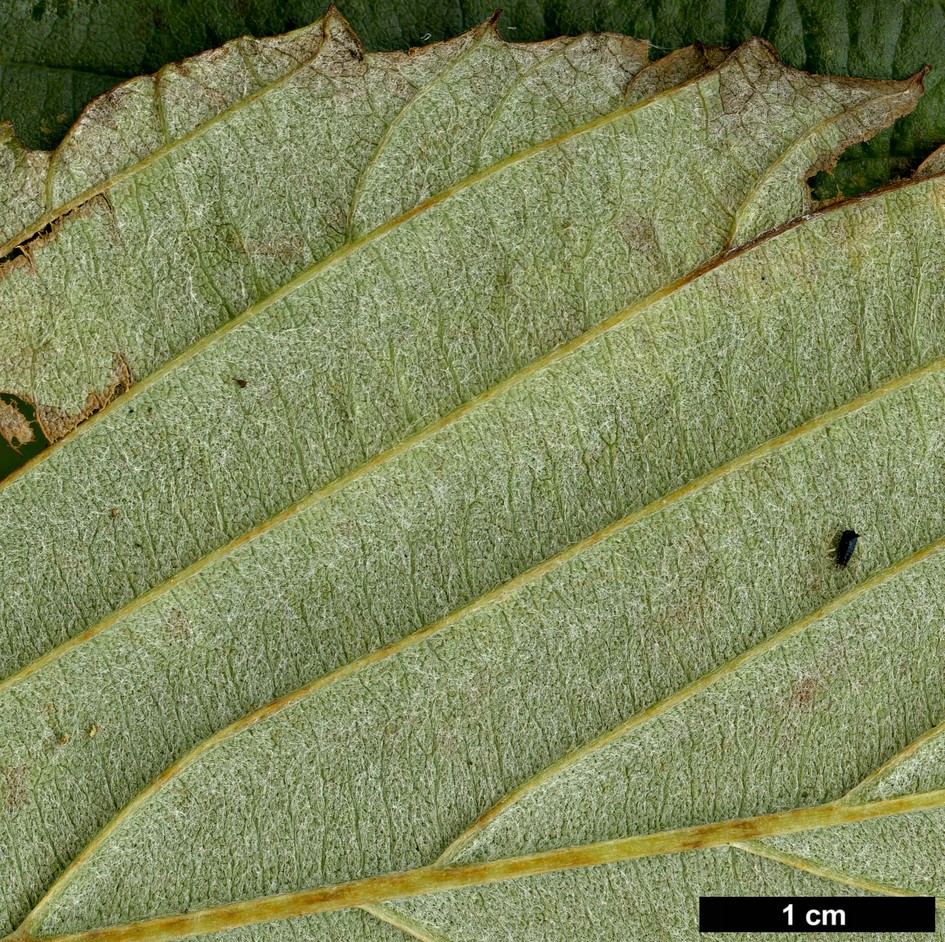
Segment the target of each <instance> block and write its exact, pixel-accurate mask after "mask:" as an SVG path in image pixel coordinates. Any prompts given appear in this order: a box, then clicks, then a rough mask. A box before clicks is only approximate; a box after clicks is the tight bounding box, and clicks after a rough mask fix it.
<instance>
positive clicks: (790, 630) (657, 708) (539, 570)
mask: <svg viewBox="0 0 945 942" xmlns="http://www.w3.org/2000/svg"><path fill="white" fill-rule="evenodd" d="M943 369H945V358H942V359H941V360H937V361H935V362H934V363H933V364H930V365H928V366H926V367H924V368H922V369H920V370H917V371H915V372H914V373H911V374H907V375H906V376H905V377H899V378H897V379H896V380H893V381H891V382H889V383H887V384H885V385H884V386H881V387H879V388H877V389H875V390H871V391H870V392H869V393H867V394H864V395H863V396H860V397H858V398H857V399H856V400H853V401H852V402H849V403H845V404H844V405H842V406H839V407H838V408H836V409H834V410H831V411H830V412H828V413H825V414H824V415H822V416H818V417H816V418H814V419H811V420H810V421H808V422H807V423H805V424H804V425H801V426H799V427H798V428H796V429H792V430H791V431H790V432H787V433H785V434H784V435H782V436H780V437H778V438H776V439H772V440H770V441H768V442H765V443H764V444H762V445H760V446H759V447H758V448H756V449H754V450H753V451H751V452H748V453H747V454H745V455H742V456H740V457H739V458H736V459H734V460H733V461H732V462H729V463H728V464H727V465H723V466H721V467H719V468H716V469H715V470H713V471H712V472H710V473H709V474H707V475H705V476H703V477H702V478H698V479H696V480H695V481H692V482H690V483H688V484H686V485H684V486H683V487H682V488H679V489H678V490H677V491H674V492H673V493H671V494H668V495H664V496H663V497H661V498H659V499H657V500H656V501H654V502H653V503H651V504H649V505H647V506H646V507H643V508H641V509H640V510H638V511H635V512H634V513H633V514H630V515H629V516H627V517H625V518H623V519H622V520H619V521H616V522H615V523H613V524H610V525H609V526H607V527H605V528H603V529H602V530H599V531H597V532H596V533H594V534H591V535H590V536H588V537H585V538H584V539H583V540H581V541H579V542H578V543H575V544H573V545H572V546H570V547H568V548H567V549H565V550H564V551H562V552H561V553H559V554H558V555H556V556H553V557H551V558H549V559H547V560H544V561H543V562H541V563H539V564H538V565H537V566H534V567H532V568H531V569H529V570H526V571H525V572H523V573H520V574H519V575H518V576H516V577H515V578H514V579H512V580H510V581H509V582H506V583H504V584H503V585H501V586H498V587H496V588H495V589H493V590H492V591H490V592H488V593H485V594H484V595H481V596H480V597H479V598H477V599H475V600H473V601H471V602H469V603H467V604H466V605H465V606H462V607H461V608H459V609H457V610H455V611H453V612H451V613H449V614H448V615H446V616H445V617H443V618H442V619H440V620H439V621H436V622H433V623H432V624H430V625H427V626H426V627H424V628H421V629H420V630H419V631H416V632H414V633H413V634H411V635H407V636H406V637H404V638H401V639H400V640H398V641H395V642H393V643H392V644H390V645H388V646H386V647H384V648H380V649H378V650H375V651H372V652H370V653H369V654H367V655H365V656H363V657H361V658H359V659H357V660H355V661H352V662H351V663H349V664H346V665H344V666H343V667H341V668H339V669H337V670H335V671H333V672H332V673H330V674H326V675H324V676H322V677H320V678H318V679H317V680H315V681H314V682H313V683H311V684H308V685H306V686H305V687H302V688H300V689H298V690H296V691H293V692H292V693H290V694H287V695H286V696H283V697H281V698H279V699H277V700H275V701H274V702H272V703H270V704H267V705H266V706H264V707H262V708H260V709H259V710H256V711H254V712H253V713H250V714H248V715H247V716H245V717H242V718H241V719H239V720H237V721H236V722H235V723H232V724H231V725H229V726H227V727H224V728H223V729H221V730H219V731H218V732H216V733H215V734H214V735H212V736H211V737H209V738H208V739H206V740H204V741H203V742H202V743H200V744H199V745H197V746H196V747H195V748H194V749H192V750H191V751H190V752H189V753H187V754H186V755H184V756H182V757H181V758H180V759H179V760H177V762H175V763H174V764H172V765H171V766H169V767H168V768H167V769H166V770H165V771H164V772H163V773H162V774H161V775H160V776H158V778H156V779H155V780H154V781H153V782H152V783H151V784H150V785H149V786H148V787H147V788H145V789H144V790H143V791H141V792H139V793H138V794H137V795H136V796H135V797H134V798H133V799H132V800H131V801H130V802H129V803H128V804H127V805H125V806H124V807H123V808H122V809H121V810H120V811H119V812H118V813H117V814H116V815H115V816H114V817H113V818H112V819H111V820H110V821H109V822H108V824H107V825H106V826H105V827H104V828H103V829H102V830H101V831H100V832H99V833H98V834H97V835H96V837H95V838H94V840H92V841H91V842H90V843H89V844H88V845H87V846H86V847H85V849H84V850H83V851H82V852H81V853H80V854H79V855H78V856H77V857H76V858H75V859H74V860H73V861H72V862H71V863H70V864H69V865H68V866H67V867H66V869H65V870H64V871H63V872H62V874H60V876H59V877H58V879H57V880H56V882H55V883H54V884H53V885H52V886H51V887H50V888H49V889H48V890H47V892H46V893H45V894H44V895H43V897H42V899H40V900H39V902H38V903H37V904H36V906H35V907H34V909H33V911H32V912H31V914H30V916H28V917H27V920H26V922H25V923H24V925H25V924H28V923H29V922H31V921H32V920H34V919H35V918H36V917H38V916H39V915H40V914H41V913H42V911H43V910H45V909H46V908H47V907H48V906H49V905H51V903H52V902H54V900H55V899H56V898H57V897H58V895H59V894H60V893H61V892H62V891H63V890H64V889H65V888H66V887H67V886H68V884H69V882H70V880H71V879H72V878H73V877H74V876H75V874H76V873H77V872H79V871H80V870H81V868H82V867H83V866H84V865H85V863H86V861H88V860H89V859H90V858H91V857H92V856H94V854H95V853H97V852H98V850H99V848H100V847H101V846H102V845H103V844H104V843H105V842H106V841H107V840H108V839H109V837H110V836H111V834H112V833H114V831H115V830H116V829H117V828H118V827H119V826H120V825H121V823H122V822H123V821H124V820H126V819H127V818H128V817H130V816H131V815H133V814H135V813H136V812H137V810H138V809H139V808H140V807H141V806H142V805H144V804H146V803H147V802H148V801H149V800H150V799H151V798H152V797H154V795H155V794H157V793H158V792H159V791H160V790H161V789H163V788H164V787H165V786H166V785H167V784H169V783H170V782H171V781H173V780H174V779H175V778H176V777H177V776H178V775H179V774H180V773H181V772H182V771H183V770H184V769H186V768H187V767H189V766H190V765H191V764H193V763H194V762H195V761H196V760H197V759H199V758H201V757H202V756H204V755H206V754H207V753H208V752H210V751H211V750H212V749H214V748H215V747H216V746H217V745H219V744H220V743H221V742H223V741H225V740H226V739H227V738H229V737H230V736H233V735H235V734H237V733H239V732H241V731H242V730H244V729H246V728H248V727H249V726H252V725H255V724H256V723H258V722H261V721H263V720H265V719H266V718H268V717H270V716H272V715H274V714H275V713H278V712H279V711H281V710H283V709H285V708H286V707H288V706H289V705H290V704H292V703H295V702H297V701H298V700H300V699H302V698H304V697H306V696H309V695H310V694H312V693H314V692H315V691H316V690H321V689H323V688H325V687H328V686H330V685H331V684H333V683H337V682H338V681H341V680H343V679H346V678H349V677H351V676H353V675H355V674H357V673H359V672H360V671H362V670H364V669H365V668H367V667H369V666H370V665H372V664H375V663H377V662H378V661H381V660H384V659H385V658H388V657H391V656H394V655H396V654H397V653H399V652H401V651H404V650H406V649H407V648H409V647H412V646H414V645H417V644H419V643H421V642H422V641H424V640H426V639H427V638H429V637H431V636H433V635H435V634H437V633H439V632H441V631H443V630H444V629H446V628H447V627H449V626H450V625H452V624H455V623H456V622H457V621H459V620H460V619H461V618H463V617H466V616H468V615H469V614H470V613H472V612H474V611H478V610H480V609H481V608H484V607H485V606H487V605H490V604H493V603H496V602H499V601H501V600H502V599H504V598H505V597H507V596H508V595H510V594H511V593H513V592H514V591H516V590H517V589H519V588H521V587H522V586H524V585H528V584H531V583H533V582H535V581H537V580H538V579H539V578H541V577H542V576H543V575H545V574H546V573H548V572H550V571H552V570H553V569H555V568H557V567H558V566H561V565H563V564H564V563H566V562H567V561H568V560H570V559H573V558H574V557H576V556H577V555H579V554H580V553H582V552H584V551H585V550H587V549H588V548H589V547H591V546H593V545H595V544H597V543H599V542H600V541H601V540H603V539H606V538H607V537H609V536H611V535H612V534H614V533H616V532H618V531H619V530H622V529H624V528H626V527H628V526H631V525H633V524H634V523H636V522H638V521H639V520H642V519H645V518H646V517H648V516H650V515H652V514H654V513H657V512H659V511H661V510H664V509H665V508H666V507H668V506H671V505H672V504H673V503H674V502H676V501H678V500H680V499H682V498H683V497H684V496H686V495H689V494H692V493H694V492H695V491H698V490H701V489H702V488H704V487H707V486H708V485H710V484H711V483H713V482H714V481H717V480H719V479H720V478H722V477H724V476H725V475H727V474H730V473H732V472H733V471H735V470H737V469H738V468H741V467H743V466H745V465H746V464H749V463H751V462H753V461H757V460H758V459H760V458H763V457H765V456H767V455H769V454H771V453H772V452H773V451H774V450H775V449H776V448H780V447H784V446H786V445H789V444H790V443H791V442H793V441H796V440H797V439H799V438H800V437H801V436H803V435H806V434H810V433H812V432H815V431H817V430H818V429H821V428H823V427H825V426H826V425H827V424H829V423H830V422H833V421H836V420H837V419H838V418H842V417H843V416H846V415H849V414H851V413H852V412H854V411H857V410H858V409H861V408H864V407H865V406H867V405H869V404H871V403H873V402H875V401H877V400H879V399H881V398H882V397H883V396H886V395H889V394H890V393H892V392H894V391H896V390H898V389H900V388H903V387H905V386H908V385H909V384H911V383H913V382H916V381H918V380H920V379H922V378H924V377H926V376H928V375H931V374H933V373H935V372H938V371H941V370H943ZM943 547H945V539H943V540H942V541H939V542H937V543H933V544H931V545H930V546H928V547H925V548H924V549H922V550H920V551H918V552H917V553H915V554H913V556H911V557H908V558H907V559H905V560H901V561H899V562H898V563H896V564H894V565H893V566H891V567H889V568H888V569H885V570H882V571H881V572H879V573H877V574H875V575H874V576H872V577H871V578H870V579H868V580H866V581H865V582H864V583H862V584H860V585H858V586H855V587H853V588H852V589H851V590H850V591H848V592H847V593H844V594H843V595H841V596H838V597H837V598H835V599H833V600H831V601H830V602H828V603H827V604H826V605H825V606H823V607H822V608H821V609H818V610H817V611H816V612H814V613H813V614H812V615H809V616H807V617H805V618H804V619H801V620H800V621H799V622H797V623H795V624H794V625H791V626H788V627H786V628H785V629H782V631H781V632H778V633H777V634H776V635H774V636H772V637H771V638H768V639H766V640H765V641H763V642H761V643H760V644H759V645H757V646H756V647H755V648H752V649H750V650H749V651H747V652H743V654H742V655H739V656H738V657H736V658H735V659H733V661H731V662H729V663H728V664H727V665H722V666H721V667H720V668H718V669H717V670H715V671H713V672H711V673H710V674H708V675H705V676H703V677H702V678H699V679H697V680H696V681H694V682H693V683H692V684H689V685H687V687H685V688H683V690H682V691H679V692H677V693H676V694H674V695H672V696H671V697H668V698H666V699H665V700H663V701H661V702H660V703H658V704H656V705H654V707H652V708H650V709H649V710H646V711H644V712H643V713H641V714H638V715H637V716H635V717H632V718H631V719H630V720H628V721H627V723H625V724H621V726H620V727H617V728H616V730H611V731H610V732H608V733H606V734H605V735H604V736H603V737H599V738H598V739H596V740H594V741H593V742H592V743H590V744H588V746H585V747H582V749H579V750H577V751H576V752H575V753H572V754H570V755H569V756H566V757H565V758H564V759H562V760H560V761H559V762H557V763H555V764H554V765H552V766H550V767H549V768H548V769H546V770H544V771H543V772H542V773H540V774H539V775H538V776H536V777H535V778H533V779H531V780H529V782H527V783H525V784H524V785H523V786H521V787H520V788H518V789H516V790H515V791H514V792H513V793H512V794H511V795H510V796H507V797H506V798H505V799H503V801H501V802H500V803H499V804H498V805H496V806H494V807H493V808H492V809H490V811H488V812H487V813H486V814H485V815H483V816H482V817H481V818H480V819H479V820H478V821H477V822H475V823H474V824H473V825H472V827H471V828H470V829H468V830H467V831H466V832H465V833H464V834H463V835H461V836H460V837H459V838H457V840H456V841H454V842H453V844H451V845H450V847H449V848H447V850H446V851H445V852H444V854H443V855H442V856H441V858H440V862H439V865H442V861H443V860H444V859H446V858H447V857H448V855H449V854H450V853H451V852H452V851H454V850H455V849H458V848H459V847H461V846H465V844H466V843H467V842H468V841H469V839H470V838H471V836H472V835H474V834H475V832H476V831H478V830H479V829H481V828H482V827H483V826H484V825H485V824H486V823H488V822H489V821H490V820H492V819H493V818H494V817H495V816H496V815H497V814H498V813H499V812H500V811H501V810H503V809H504V808H506V807H508V806H509V805H510V804H512V803H513V801H515V800H517V799H518V798H520V797H521V796H522V795H523V794H525V793H527V792H528V791H530V790H532V789H533V788H534V787H535V786H536V785H537V784H539V783H540V782H541V781H543V780H545V779H547V778H548V777H550V776H551V775H552V774H554V773H555V772H557V771H560V770H561V769H562V768H564V767H566V766H567V765H569V764H571V763H573V762H575V761H577V759H578V758H580V757H581V756H583V755H585V754H587V753H588V752H590V751H593V749H595V748H599V747H600V746H601V745H602V744H604V743H605V742H606V741H610V740H612V739H613V738H615V737H616V736H617V735H618V734H619V733H620V732H622V731H624V730H625V729H626V728H630V727H632V726H633V725H636V724H637V723H639V722H642V721H645V720H646V719H649V718H650V716H651V714H653V715H655V713H656V712H662V711H663V710H664V709H666V708H668V707H669V706H672V705H676V703H677V702H681V701H682V700H685V699H686V698H687V697H688V696H690V695H691V694H692V693H695V692H696V691H697V690H698V689H701V688H702V687H704V686H707V685H708V684H709V683H710V682H714V680H716V679H718V676H723V675H724V674H725V673H726V672H731V671H732V670H734V669H736V668H737V667H738V666H740V664H741V663H743V662H744V661H746V660H748V659H750V658H752V657H754V656H757V654H759V653H762V651H763V650H768V649H770V648H771V647H773V646H775V645H776V644H777V643H780V641H782V640H784V639H785V638H786V637H788V636H790V635H791V634H794V633H796V632H797V631H799V630H801V629H802V628H803V627H805V626H806V625H807V624H809V623H810V622H812V621H814V620H815V619H816V618H817V617H821V616H822V615H823V614H825V613H826V612H828V611H834V610H836V609H838V608H840V607H842V605H844V604H846V603H847V602H849V601H850V600H851V599H853V598H856V597H857V596H859V595H860V594H862V593H863V592H866V591H869V590H870V589H871V588H873V587H875V586H876V585H879V584H881V583H882V582H884V581H886V580H887V579H889V578H891V577H892V576H894V575H896V574H897V573H900V572H902V571H905V570H906V569H908V568H909V567H910V566H911V565H914V564H916V563H918V562H919V561H921V560H922V559H924V558H926V557H927V556H929V555H931V554H932V553H934V552H937V551H939V550H941V549H942V548H943Z"/></svg>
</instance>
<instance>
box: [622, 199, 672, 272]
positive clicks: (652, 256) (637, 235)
mask: <svg viewBox="0 0 945 942" xmlns="http://www.w3.org/2000/svg"><path fill="white" fill-rule="evenodd" d="M617 231H618V232H619V233H620V234H621V235H622V236H623V238H624V240H625V241H626V243H627V245H629V246H630V248H631V249H635V250H636V251H637V252H639V253H640V254H641V255H642V256H643V257H644V258H645V259H646V260H647V261H648V262H650V264H652V265H658V264H659V263H660V260H661V257H662V253H661V251H660V243H659V236H658V235H657V232H656V227H655V226H654V225H653V220H652V219H647V218H646V217H645V216H640V215H638V214H637V213H632V212H631V213H626V214H625V215H624V216H622V217H621V218H620V219H618V220H617Z"/></svg>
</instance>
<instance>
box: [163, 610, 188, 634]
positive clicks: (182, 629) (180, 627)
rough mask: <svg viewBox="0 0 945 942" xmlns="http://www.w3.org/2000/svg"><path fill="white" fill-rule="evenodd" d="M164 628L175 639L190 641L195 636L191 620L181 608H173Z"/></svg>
mask: <svg viewBox="0 0 945 942" xmlns="http://www.w3.org/2000/svg"><path fill="white" fill-rule="evenodd" d="M164 630H165V631H166V632H167V634H168V636H169V637H171V638H173V639H174V640H175V641H189V640H190V639H191V638H192V637H193V636H194V629H193V628H192V627H191V624H190V620H189V619H188V618H187V615H186V614H184V612H183V611H182V610H181V609H179V608H172V609H171V612H170V615H168V618H167V621H166V622H165V623H164Z"/></svg>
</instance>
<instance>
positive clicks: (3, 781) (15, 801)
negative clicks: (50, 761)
mask: <svg viewBox="0 0 945 942" xmlns="http://www.w3.org/2000/svg"><path fill="white" fill-rule="evenodd" d="M28 778H29V774H28V769H27V767H26V766H25V765H9V766H4V768H3V770H2V772H0V786H2V792H3V807H4V808H6V809H7V811H15V810H16V809H17V808H20V807H22V806H23V805H25V804H26V799H27V798H28V797H29V789H28V787H27V780H28Z"/></svg>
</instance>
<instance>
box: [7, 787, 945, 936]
mask: <svg viewBox="0 0 945 942" xmlns="http://www.w3.org/2000/svg"><path fill="white" fill-rule="evenodd" d="M943 806H945V790H937V791H932V792H921V793H918V794H915V795H908V796H904V797H901V798H891V799H885V800H883V801H876V802H870V803H867V804H862V805H841V804H837V803H829V804H824V805H815V806H812V807H809V808H799V809H792V810H791V811H786V812H779V813H776V814H770V815H759V816H756V817H752V818H739V819H735V820H730V821H722V822H715V823H712V824H708V825H696V826H694V827H688V828H679V829H674V830H669V831H658V832H654V833H651V834H644V835H636V836H633V837H625V838H619V839H617V840H613V841H603V842H600V843H595V844H582V845H577V846H574V847H567V848H561V849H558V850H554V851H546V852H543V853H539V854H531V855H528V856H525V857H508V858H502V859H501V860H495V861H489V862H487V863H482V864H473V865H470V866H466V867H455V868H448V869H442V868H437V867H419V868H417V869H415V870H408V871H402V872H400V873H393V874H384V875H382V876H379V877H370V878H368V879H365V880H356V881H352V882H349V883H342V884H336V885H333V886H325V887H318V888H316V889H311V890H302V891H298V892H293V893H285V894H280V895H278V896H268V897H261V898H256V899H250V900H240V901H238V902H233V903H228V904H226V905H223V906H215V907H211V908H207V909H202V910H197V911H195V912H190V913H180V914H177V915H172V916H162V917H158V918H156V919H148V920H144V921H141V922H135V923H127V924H124V925H116V926H109V927H107V928H102V929H92V930H88V931H84V932H77V933H71V934H69V935H63V936H41V937H35V936H31V935H30V934H29V930H28V926H27V922H24V923H23V924H22V925H21V926H20V928H19V929H17V930H16V931H15V932H14V933H12V934H11V935H10V936H8V937H7V940H8V942H31V940H34V939H36V942H40V940H41V942H174V940H177V939H181V938H187V937H189V936H194V935H200V934H206V933H214V932H220V931H222V930H224V929H236V928H242V927H245V926H251V925H259V924H262V923H266V922H276V921H279V920H283V919H293V918H298V917H300V916H307V915H315V914H317V913H324V912H332V911H335V910H339V909H350V908H352V907H355V906H363V905H365V904H372V903H373V904H380V903H385V902H389V901H391V900H395V899H404V898H407V897H412V896H426V895H430V894H433V893H438V892H446V891H449V890H458V889H467V888H470V887H476V886H486V885H489V884H491V883H501V882H506V881H508V880H517V879H525V878H528V877H536V876H541V875H543V874H548V873H555V872H558V871H562V870H572V869H577V868H584V867H596V866H601V865H604V864H612V863H624V862H626V861H630V860H639V859H643V858H648V857H656V856H663V855H666V854H678V853H684V852H687V851H694V850H702V849H707V848H711V847H719V846H725V845H731V844H733V843H736V842H737V841H744V840H755V839H759V838H766V837H777V836H780V835H785V834H797V833H800V832H803V831H810V830H819V829H824V828H831V827H839V826H842V825H848V824H854V823H858V822H861V821H869V820H874V819H876V818H883V817H889V816H891V815H897V814H910V813H915V812H921V811H934V810H937V809H939V808H942V807H943Z"/></svg>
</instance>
